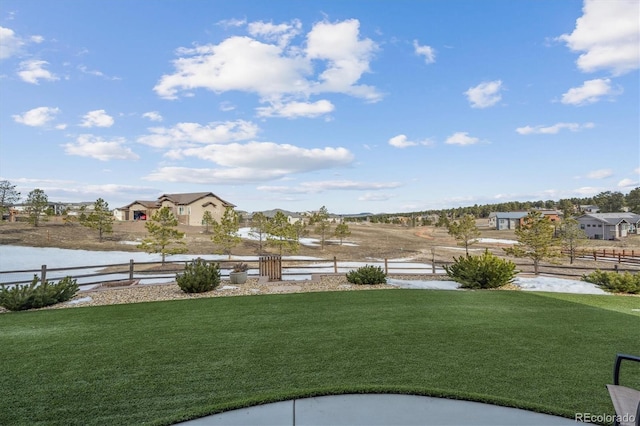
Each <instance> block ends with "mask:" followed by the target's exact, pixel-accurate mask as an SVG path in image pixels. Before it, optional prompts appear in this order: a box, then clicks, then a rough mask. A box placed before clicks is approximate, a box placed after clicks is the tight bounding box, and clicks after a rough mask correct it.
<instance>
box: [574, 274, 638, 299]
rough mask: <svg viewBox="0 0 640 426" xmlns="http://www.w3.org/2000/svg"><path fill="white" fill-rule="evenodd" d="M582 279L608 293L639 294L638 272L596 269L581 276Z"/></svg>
mask: <svg viewBox="0 0 640 426" xmlns="http://www.w3.org/2000/svg"><path fill="white" fill-rule="evenodd" d="M582 281H586V282H588V283H592V284H595V285H597V286H598V287H600V288H601V289H603V290H605V291H608V292H610V293H628V294H640V274H632V273H630V272H624V273H622V274H619V273H617V272H603V271H600V270H597V271H595V272H592V273H590V274H586V275H583V276H582Z"/></svg>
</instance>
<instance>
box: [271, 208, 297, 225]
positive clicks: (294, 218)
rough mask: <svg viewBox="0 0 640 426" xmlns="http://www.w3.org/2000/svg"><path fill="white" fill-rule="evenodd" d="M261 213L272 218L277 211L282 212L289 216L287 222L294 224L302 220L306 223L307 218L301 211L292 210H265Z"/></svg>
mask: <svg viewBox="0 0 640 426" xmlns="http://www.w3.org/2000/svg"><path fill="white" fill-rule="evenodd" d="M261 213H262V214H263V215H264V216H265V217H266V218H268V219H272V218H273V217H274V216H275V215H276V213H282V214H284V215H285V216H286V217H287V222H288V223H290V224H292V225H293V224H294V223H296V222H300V221H302V222H303V223H304V220H305V217H304V215H302V214H300V213H295V212H290V211H287V210H282V209H273V210H265V211H263V212H261Z"/></svg>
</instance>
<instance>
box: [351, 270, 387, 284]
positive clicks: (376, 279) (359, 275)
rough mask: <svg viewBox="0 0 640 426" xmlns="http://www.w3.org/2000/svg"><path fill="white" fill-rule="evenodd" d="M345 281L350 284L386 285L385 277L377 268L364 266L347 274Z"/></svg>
mask: <svg viewBox="0 0 640 426" xmlns="http://www.w3.org/2000/svg"><path fill="white" fill-rule="evenodd" d="M347 281H349V282H350V283H352V284H367V285H374V284H386V283H387V275H386V274H385V273H384V271H383V270H382V268H381V267H379V266H373V265H366V266H362V267H360V268H358V269H356V270H355V271H349V272H347Z"/></svg>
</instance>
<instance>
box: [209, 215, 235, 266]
mask: <svg viewBox="0 0 640 426" xmlns="http://www.w3.org/2000/svg"><path fill="white" fill-rule="evenodd" d="M238 229H240V220H239V218H238V213H237V212H236V211H235V210H234V209H233V208H232V207H227V208H226V209H225V211H224V214H223V215H222V218H221V219H220V223H218V222H216V221H215V220H214V221H213V237H211V240H212V241H213V242H214V244H216V245H218V246H220V247H222V252H223V253H224V254H226V255H228V256H229V259H231V250H232V249H233V248H234V247H235V246H237V245H238V244H240V241H242V239H241V238H240V235H238Z"/></svg>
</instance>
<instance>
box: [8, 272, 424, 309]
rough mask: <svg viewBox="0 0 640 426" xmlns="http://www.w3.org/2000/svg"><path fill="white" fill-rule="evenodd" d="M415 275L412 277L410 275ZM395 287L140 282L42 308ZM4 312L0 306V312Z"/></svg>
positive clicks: (327, 280) (336, 281) (330, 279)
mask: <svg viewBox="0 0 640 426" xmlns="http://www.w3.org/2000/svg"><path fill="white" fill-rule="evenodd" d="M414 279H415V277H414ZM380 289H397V287H394V286H391V285H387V284H379V285H355V284H350V283H349V282H347V280H346V277H345V276H344V275H340V276H322V277H320V278H319V279H312V280H297V281H278V282H259V281H258V279H257V278H249V279H248V280H247V282H246V283H244V284H231V283H230V282H229V281H228V280H222V282H221V283H220V286H219V287H218V288H217V289H215V290H214V291H209V292H206V293H185V292H183V291H182V290H181V289H180V287H178V285H177V284H176V283H175V282H173V283H168V284H144V285H132V286H128V287H119V288H99V289H92V290H87V291H81V292H79V293H78V294H77V295H76V296H75V297H74V298H73V299H71V300H69V301H68V302H65V303H59V304H57V305H53V306H47V307H45V308H42V309H65V308H79V307H84V306H102V305H118V304H125V303H141V302H153V301H160V300H184V299H199V298H203V297H229V296H250V295H260V294H287V293H303V292H321V291H361V290H380ZM2 312H8V311H6V310H4V309H3V308H1V307H0V313H2Z"/></svg>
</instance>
